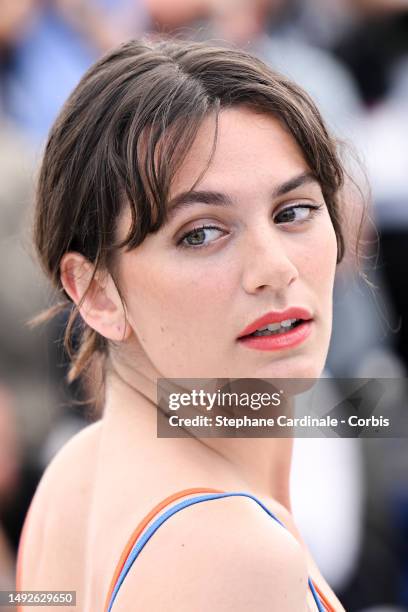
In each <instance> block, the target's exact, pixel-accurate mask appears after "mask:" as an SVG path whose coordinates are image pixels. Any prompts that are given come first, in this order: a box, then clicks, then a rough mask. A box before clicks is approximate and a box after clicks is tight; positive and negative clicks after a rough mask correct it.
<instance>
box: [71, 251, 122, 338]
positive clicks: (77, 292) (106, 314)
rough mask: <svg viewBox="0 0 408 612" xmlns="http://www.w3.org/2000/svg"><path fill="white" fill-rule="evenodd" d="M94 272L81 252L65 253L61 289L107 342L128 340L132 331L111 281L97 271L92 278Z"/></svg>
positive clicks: (106, 275)
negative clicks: (62, 288)
mask: <svg viewBox="0 0 408 612" xmlns="http://www.w3.org/2000/svg"><path fill="white" fill-rule="evenodd" d="M94 269H95V268H94V265H93V264H92V263H91V262H90V261H88V260H87V259H86V258H85V257H84V256H83V255H81V254H80V253H75V252H70V253H65V255H64V256H63V258H62V260H61V263H60V276H61V283H62V286H63V287H64V289H65V291H66V293H67V294H68V295H69V296H70V298H71V299H72V301H73V302H74V303H75V304H76V305H77V306H79V312H80V313H81V316H82V318H83V319H84V321H85V322H86V323H87V324H88V325H89V327H92V329H94V330H95V331H97V332H98V333H99V334H101V335H102V336H104V337H105V338H107V339H108V340H114V341H116V342H120V341H122V340H127V339H128V338H129V336H130V335H131V333H132V330H131V327H130V326H129V324H128V323H127V320H126V314H125V312H124V308H123V304H122V301H121V299H120V296H119V292H118V290H117V288H116V285H115V283H114V281H113V278H112V276H111V275H110V274H109V272H108V271H103V272H102V271H100V270H98V271H97V272H96V273H95V276H94V278H92V275H93V272H94Z"/></svg>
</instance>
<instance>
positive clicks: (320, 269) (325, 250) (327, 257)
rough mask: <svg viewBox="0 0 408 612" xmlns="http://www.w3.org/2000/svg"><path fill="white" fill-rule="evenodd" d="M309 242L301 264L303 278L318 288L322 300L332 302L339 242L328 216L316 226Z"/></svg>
mask: <svg viewBox="0 0 408 612" xmlns="http://www.w3.org/2000/svg"><path fill="white" fill-rule="evenodd" d="M309 240H310V244H309V248H308V249H307V254H306V252H305V251H304V252H303V261H302V262H300V264H299V267H300V269H301V270H302V271H303V274H302V276H303V277H306V278H307V279H308V281H309V282H310V284H311V285H312V286H313V287H315V288H316V291H317V292H318V294H319V295H320V297H321V298H322V299H324V298H325V297H327V298H328V299H330V300H331V297H332V290H333V284H334V276H335V272H336V266H337V240H336V234H335V232H334V228H333V225H332V222H331V219H330V217H329V215H328V214H327V215H325V217H324V218H323V219H322V220H321V222H320V223H319V224H316V226H315V229H314V231H313V233H311V234H310V236H309Z"/></svg>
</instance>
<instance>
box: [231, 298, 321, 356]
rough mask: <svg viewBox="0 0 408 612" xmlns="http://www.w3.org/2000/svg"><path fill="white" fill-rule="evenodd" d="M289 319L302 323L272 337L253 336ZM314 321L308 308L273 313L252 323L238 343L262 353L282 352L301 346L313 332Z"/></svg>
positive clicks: (240, 336) (294, 308)
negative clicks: (265, 328)
mask: <svg viewBox="0 0 408 612" xmlns="http://www.w3.org/2000/svg"><path fill="white" fill-rule="evenodd" d="M287 319H298V320H300V322H298V323H297V324H296V326H295V327H292V328H288V330H287V331H281V332H279V333H274V334H271V335H264V336H253V335H250V334H253V332H255V331H256V330H257V329H259V328H262V327H266V326H267V325H268V324H269V323H281V322H282V321H286V320H287ZM312 324H313V319H312V315H311V313H310V311H309V310H307V309H306V308H300V307H293V308H288V309H286V310H283V311H281V312H278V311H271V312H268V313H266V314H265V315H263V316H262V317H260V318H259V319H256V320H255V321H253V323H250V324H249V325H248V326H247V327H246V328H245V329H244V330H243V331H242V332H241V333H240V335H239V336H238V341H239V342H240V343H241V344H243V345H245V346H247V347H248V348H254V349H258V350H261V351H271V350H280V349H284V348H289V347H294V346H297V345H298V344H301V343H302V342H303V341H304V340H306V338H307V337H308V336H309V334H310V333H311V331H312Z"/></svg>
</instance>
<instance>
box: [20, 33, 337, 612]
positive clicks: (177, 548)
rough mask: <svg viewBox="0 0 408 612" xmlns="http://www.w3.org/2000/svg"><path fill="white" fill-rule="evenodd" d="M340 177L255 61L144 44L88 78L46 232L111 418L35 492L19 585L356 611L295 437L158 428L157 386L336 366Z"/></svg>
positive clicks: (70, 126) (170, 602)
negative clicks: (320, 529) (343, 587)
mask: <svg viewBox="0 0 408 612" xmlns="http://www.w3.org/2000/svg"><path fill="white" fill-rule="evenodd" d="M342 181H343V170H342V167H341V164H340V162H339V160H338V158H337V155H336V147H335V143H334V142H333V141H332V140H331V138H330V137H329V135H328V134H327V131H326V129H325V127H324V125H323V123H322V120H321V118H320V115H319V113H318V111H317V109H316V108H315V106H314V104H313V103H312V102H311V101H310V99H309V98H308V97H307V95H306V94H305V93H304V92H303V91H302V90H300V89H299V88H298V87H297V86H296V85H294V84H293V83H291V82H289V81H288V80H286V79H285V78H283V77H282V76H280V75H277V74H275V73H273V72H271V71H270V70H269V69H268V68H267V67H266V66H265V65H264V64H263V63H262V62H261V61H259V60H257V59H255V58H253V57H251V56H249V55H247V54H245V53H243V52H239V51H231V50H227V49H223V48H213V47H210V46H207V45H205V44H198V43H180V42H174V41H173V42H170V41H156V42H151V41H142V42H140V41H133V42H129V43H127V44H125V45H123V46H121V47H120V48H118V49H116V50H114V51H112V52H111V53H109V54H108V55H106V56H105V57H104V58H102V59H101V60H100V61H99V62H98V63H97V64H95V65H94V66H93V67H92V68H91V69H90V70H89V71H88V72H87V73H86V74H85V76H84V77H83V79H82V81H81V82H80V83H79V85H78V86H77V88H76V89H75V91H74V92H73V94H72V95H71V97H70V98H69V100H68V101H67V103H66V105H65V107H64V108H63V110H62V112H61V114H60V116H59V118H58V120H57V121H56V123H55V125H54V127H53V129H52V131H51V134H50V137H49V141H48V144H47V147H46V151H45V155H44V160H43V164H42V169H41V173H40V178H39V187H38V197H37V209H36V223H35V241H36V247H37V250H38V253H39V255H40V259H41V262H42V264H43V266H44V269H45V271H46V273H47V274H48V276H49V277H50V278H51V280H52V281H53V283H54V284H55V286H56V287H57V288H58V289H59V291H60V293H61V296H64V298H65V301H63V303H62V307H66V305H67V303H70V304H72V305H74V306H73V307H72V314H71V321H70V324H69V325H68V329H67V334H68V336H69V334H70V332H71V330H72V329H75V330H77V328H78V326H77V324H75V321H78V320H80V321H83V337H82V344H81V346H80V348H79V350H78V351H77V352H76V354H74V355H73V356H72V359H73V361H72V368H71V373H70V378H71V380H73V379H75V378H76V377H78V376H79V375H81V374H84V372H86V370H87V368H89V367H91V366H92V364H94V363H95V358H96V357H102V358H103V360H104V362H103V368H104V377H105V380H104V405H103V417H102V419H101V420H100V421H98V422H97V423H94V424H92V425H90V426H89V427H87V428H85V430H83V431H82V432H80V433H79V434H78V435H76V436H75V437H74V438H73V439H71V440H70V442H69V443H68V444H67V445H66V446H65V447H64V448H63V449H62V450H61V451H60V453H59V454H58V455H57V457H56V458H55V459H54V460H53V461H52V463H51V464H50V466H49V467H48V469H47V471H46V473H45V475H44V477H43V479H42V481H41V483H40V485H39V487H38V490H37V492H36V495H35V498H34V500H33V503H32V506H31V509H30V512H29V516H28V518H27V519H26V524H25V530H24V534H23V539H22V543H21V544H20V554H19V565H18V588H20V589H25V590H27V589H31V590H35V589H37V590H38V589H47V590H75V591H76V592H77V603H76V605H77V607H76V608H75V609H80V610H86V611H92V612H93V611H95V610H110V609H113V610H114V611H115V612H117V611H120V610H132V611H133V610H137V611H149V612H155V611H159V610H160V611H162V610H177V611H178V612H182V611H187V610H188V611H191V610H194V611H195V612H196V611H204V610H217V611H219V612H224V611H225V612H226V611H227V610H228V611H229V610H234V611H235V612H237V611H240V610H260V609H262V610H263V609H265V610H279V611H281V612H289V611H296V612H300V611H301V610H304V611H306V610H316V609H319V610H324V609H328V610H336V611H339V610H343V607H342V606H341V604H340V602H339V601H338V599H337V598H336V596H335V595H334V593H333V592H332V591H331V590H330V587H329V586H328V585H327V583H326V582H325V580H324V578H323V577H322V575H321V574H320V572H319V570H318V568H317V567H316V565H315V563H314V561H313V559H312V557H311V555H310V553H309V551H308V550H307V548H306V546H305V544H304V543H303V541H302V539H301V536H300V534H299V532H298V530H297V528H296V525H295V524H294V521H293V518H292V515H291V507H290V499H289V474H290V462H291V452H292V440H291V439H290V438H285V439H283V438H270V437H269V438H259V439H254V438H239V439H237V438H235V439H234V438H204V439H200V438H197V437H194V436H189V437H185V438H171V437H160V438H159V437H157V433H156V432H157V430H156V426H157V400H156V383H157V379H158V378H168V379H171V378H178V379H180V378H207V379H208V378H220V377H223V378H246V377H247V378H252V379H253V378H255V379H257V378H258V379H265V378H290V377H292V378H295V377H296V378H307V377H310V378H315V377H318V376H319V375H320V374H321V371H322V369H323V366H324V362H325V358H326V353H327V350H328V344H329V339H330V331H331V310H332V290H333V282H334V275H335V270H336V264H337V263H338V262H339V261H340V260H341V259H342V256H343V251H344V241H343V235H342V230H341V225H340V211H339V201H338V198H339V191H340V189H341V186H342ZM78 313H80V319H78V318H77V316H78ZM264 315H266V317H265V316H264ZM282 321H284V324H283V326H282V325H281V326H280V327H279V328H276V323H277V322H279V323H280V322H282ZM267 324H274V327H273V331H264V332H261V333H259V332H258V333H257V334H255V336H253V335H251V336H247V337H243V335H244V336H246V335H247V334H248V333H249V331H248V326H249V325H250V327H251V329H250V331H252V332H253V331H254V329H255V328H259V327H265V326H266V325H267ZM275 328H276V329H275ZM259 335H260V336H262V337H260V338H259V337H257V336H259ZM266 336H268V337H266ZM248 338H249V340H248ZM219 492H226V493H230V492H243V493H244V494H239V495H229V494H228V495H222V493H219ZM251 496H253V498H252V497H251ZM162 500H164V503H163V504H161V505H160V502H161V501H162ZM191 500H194V503H192V502H191ZM209 500H212V503H206V502H208V501H209ZM199 501H200V503H198V502H199ZM184 502H185V505H186V507H185V508H184V506H183V509H182V508H181V507H180V511H179V510H177V511H174V513H173V514H172V515H171V516H169V518H168V520H166V522H165V523H163V524H162V526H161V528H160V529H158V530H157V531H156V532H155V533H154V535H153V536H152V537H151V538H150V539H149V541H148V543H147V544H146V545H145V546H144V548H143V553H142V554H140V555H139V556H137V559H136V561H134V562H133V564H131V568H130V569H129V563H131V561H130V559H131V557H128V555H129V554H130V550H131V548H132V546H133V544H134V545H135V546H136V547H137V546H140V542H141V541H142V540H143V537H145V536H146V528H147V527H148V526H149V525H150V526H151V523H150V522H149V521H152V520H156V521H157V520H160V517H162V516H164V515H163V512H165V511H169V512H170V511H172V510H174V509H175V508H179V506H178V504H181V505H183V504H184ZM261 504H263V506H262V505H261ZM157 505H159V508H160V512H161V514H160V515H159V519H158V518H157V516H153V515H154V513H153V512H152V513H151V511H152V509H153V508H155V507H156V506H157ZM155 509H156V510H158V509H157V508H155ZM149 513H151V514H149ZM144 517H147V518H146V521H145V522H144V523H143V519H144ZM274 519H277V520H274ZM279 522H281V523H282V524H283V525H281V524H279ZM141 523H142V524H141ZM157 524H158V523H157V522H156V523H155V525H156V526H157ZM137 525H139V526H140V529H137V530H136V531H137V532H139V531H141V530H142V533H135V527H136V526H137ZM143 527H144V531H143ZM132 534H133V537H131V536H132ZM136 536H137V538H136ZM140 538H142V540H141V539H140ZM127 544H128V546H127ZM126 561H127V563H128V564H127V565H126ZM127 570H129V571H128V572H127V573H126V571H127ZM124 573H126V579H124ZM318 593H320V596H319V594H318ZM73 609H74V608H73Z"/></svg>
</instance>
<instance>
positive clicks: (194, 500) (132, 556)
mask: <svg viewBox="0 0 408 612" xmlns="http://www.w3.org/2000/svg"><path fill="white" fill-rule="evenodd" d="M237 495H243V496H245V497H250V498H251V499H253V500H254V501H256V503H257V504H259V506H261V508H263V509H264V510H265V512H266V513H267V514H269V516H271V517H272V518H273V519H274V520H275V521H277V522H278V523H279V524H280V525H282V527H284V528H285V529H286V527H285V525H284V524H283V523H282V522H281V521H280V520H279V519H278V517H277V516H275V515H274V514H273V512H271V511H270V510H269V508H267V507H266V506H265V505H264V504H263V503H262V502H261V501H260V500H259V499H258V498H257V497H255V496H254V495H251V494H250V493H235V492H233V493H206V494H205V495H199V496H197V497H190V498H188V499H185V500H183V501H182V502H179V503H178V504H176V505H175V506H172V507H171V508H170V509H169V510H166V512H164V513H163V514H161V515H160V516H159V517H157V518H156V519H155V520H154V521H153V523H152V524H151V525H150V526H149V527H148V529H146V531H145V532H144V533H143V534H142V535H141V536H140V538H139V539H138V540H137V541H136V542H135V543H134V545H133V548H132V550H131V551H130V553H129V556H128V558H127V559H126V562H125V564H124V566H123V568H122V571H121V573H120V574H119V576H118V579H117V581H116V584H115V588H114V589H113V591H112V596H111V598H110V601H109V606H108V612H111V610H112V606H113V603H114V601H115V599H116V596H117V594H118V592H119V589H120V587H121V586H122V584H123V581H124V580H125V578H126V576H127V574H128V572H129V570H130V568H131V567H132V565H133V563H134V562H135V560H136V558H137V557H138V555H139V554H140V552H141V551H142V549H143V548H144V546H145V545H146V544H147V542H148V541H149V540H150V538H151V537H152V535H153V534H154V533H155V532H156V531H157V530H158V528H159V527H160V525H162V524H163V523H164V522H165V521H167V519H169V518H170V517H171V516H173V514H176V512H179V511H180V510H183V508H186V507H187V506H192V505H193V504H198V503H199V502H202V501H207V500H210V499H220V498H222V497H232V496H237ZM308 583H309V587H310V590H311V592H312V595H313V598H314V600H315V602H316V605H317V609H318V610H319V612H326V611H325V609H324V607H323V606H322V603H321V601H320V598H319V596H318V594H317V592H316V589H315V588H314V586H313V583H312V581H311V579H310V578H308Z"/></svg>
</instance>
